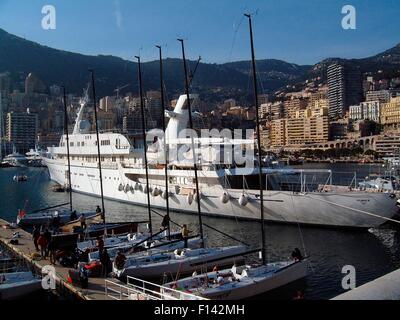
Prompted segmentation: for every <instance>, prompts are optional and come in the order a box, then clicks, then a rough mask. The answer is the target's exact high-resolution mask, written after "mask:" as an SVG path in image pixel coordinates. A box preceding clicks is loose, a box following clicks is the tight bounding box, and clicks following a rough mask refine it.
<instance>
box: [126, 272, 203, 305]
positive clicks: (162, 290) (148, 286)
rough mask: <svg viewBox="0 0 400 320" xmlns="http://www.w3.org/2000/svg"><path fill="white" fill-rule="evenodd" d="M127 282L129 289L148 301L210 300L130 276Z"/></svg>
mask: <svg viewBox="0 0 400 320" xmlns="http://www.w3.org/2000/svg"><path fill="white" fill-rule="evenodd" d="M127 282H128V287H130V288H132V289H134V290H136V291H137V294H139V295H142V296H145V297H147V298H149V299H146V300H208V299H206V298H203V297H199V296H196V295H194V294H191V293H187V292H182V291H178V290H175V289H172V288H167V287H164V286H160V285H158V284H155V283H151V282H148V281H145V280H142V279H138V278H134V277H130V276H128V277H127Z"/></svg>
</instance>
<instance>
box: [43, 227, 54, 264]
mask: <svg viewBox="0 0 400 320" xmlns="http://www.w3.org/2000/svg"><path fill="white" fill-rule="evenodd" d="M43 234H44V237H45V238H46V241H47V245H46V258H47V256H48V255H49V248H48V245H49V243H50V241H51V238H52V235H51V232H50V231H49V229H46V230H45V231H44V233H43Z"/></svg>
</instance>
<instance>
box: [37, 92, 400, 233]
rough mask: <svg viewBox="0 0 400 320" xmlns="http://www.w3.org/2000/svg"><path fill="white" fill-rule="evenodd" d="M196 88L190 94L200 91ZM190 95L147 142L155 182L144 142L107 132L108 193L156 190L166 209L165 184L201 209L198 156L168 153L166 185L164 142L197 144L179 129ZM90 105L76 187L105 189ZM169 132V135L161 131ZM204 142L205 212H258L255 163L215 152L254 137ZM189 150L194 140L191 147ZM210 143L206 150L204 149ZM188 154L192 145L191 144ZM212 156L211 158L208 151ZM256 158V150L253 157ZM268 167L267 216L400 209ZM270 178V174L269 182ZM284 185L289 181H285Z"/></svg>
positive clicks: (58, 155) (344, 216)
mask: <svg viewBox="0 0 400 320" xmlns="http://www.w3.org/2000/svg"><path fill="white" fill-rule="evenodd" d="M196 97H197V96H196V95H192V96H191V99H192V98H193V99H196ZM186 99H187V97H186V95H182V96H181V97H180V98H179V100H178V102H177V105H176V107H175V109H174V111H168V112H167V114H166V116H168V117H169V123H168V127H167V130H166V132H165V141H163V140H161V139H159V140H158V141H156V142H155V143H152V144H149V147H148V150H147V153H148V158H149V179H150V181H149V183H150V186H149V188H147V187H146V176H145V169H144V166H143V162H144V161H143V158H144V156H143V154H144V153H143V142H142V141H141V142H138V141H133V142H132V140H131V139H130V138H128V137H127V136H126V135H123V134H120V133H112V132H110V133H101V134H100V147H101V155H102V157H101V161H102V169H103V182H104V196H105V198H107V199H111V200H116V201H121V202H126V203H131V204H135V205H141V206H147V192H150V193H151V196H152V197H151V206H152V207H154V208H160V209H164V208H165V207H166V197H167V192H168V194H169V197H170V198H169V199H170V200H169V203H170V209H171V210H173V211H176V212H182V213H192V214H197V204H196V201H197V200H198V199H197V197H196V192H195V191H196V186H195V181H194V170H193V159H192V160H190V159H187V160H186V161H177V160H174V161H169V162H168V168H169V171H168V175H169V190H168V191H167V190H165V170H164V168H165V167H164V166H165V159H164V154H165V153H164V146H165V145H166V146H167V150H168V152H170V153H172V150H176V149H177V148H179V147H180V146H181V145H189V146H190V145H191V144H190V140H191V139H187V138H180V135H179V133H180V132H181V131H182V130H184V129H186V128H187V124H188V111H187V103H186ZM87 105H88V98H87V96H86V97H85V98H83V99H82V100H81V104H80V110H79V112H78V116H77V119H76V123H75V127H74V131H73V133H72V135H70V136H69V139H70V159H71V180H72V181H71V187H72V190H73V191H74V192H79V193H83V194H88V195H94V196H98V197H99V196H100V180H99V170H98V162H97V139H96V135H95V134H93V133H90V123H89V122H88V121H87V120H84V119H83V115H84V110H85V108H86V107H87ZM163 139H164V138H163ZM195 142H196V146H198V148H199V150H200V151H199V150H197V149H196V151H199V154H201V156H199V166H198V175H199V188H200V195H201V196H200V198H201V199H200V201H201V211H202V214H204V215H212V216H217V217H235V218H240V219H259V216H260V215H259V211H260V199H259V185H258V170H259V169H258V168H257V166H258V165H257V164H256V165H255V166H254V168H253V169H251V170H250V171H249V168H247V167H243V166H235V165H232V164H229V165H227V164H224V163H223V161H222V162H221V163H220V164H216V163H215V161H213V160H215V154H217V153H218V151H215V150H217V149H218V150H219V149H221V147H222V148H226V147H227V146H235V147H238V146H240V147H241V148H244V149H247V150H248V149H254V139H227V138H196V139H195ZM188 149H189V150H190V147H189V148H188ZM203 151H205V152H203ZM187 153H188V154H190V153H191V152H190V151H187ZM210 158H212V159H210ZM253 159H254V157H253ZM43 162H44V164H45V165H46V166H47V167H48V169H49V172H50V176H51V179H52V180H54V181H56V182H57V183H59V184H60V185H68V163H67V148H66V137H65V136H63V137H62V138H61V141H60V145H59V146H58V147H52V148H49V150H48V153H47V155H46V157H45V158H44V159H43ZM262 170H263V173H264V174H265V186H264V189H265V193H264V198H265V220H267V221H271V222H280V223H291V224H306V225H315V226H328V227H346V228H371V227H378V226H379V225H381V224H383V223H385V222H386V220H387V219H390V218H392V217H393V216H394V215H395V214H396V211H397V207H396V199H395V197H394V196H393V195H392V194H390V193H385V192H377V191H376V190H369V189H365V188H363V189H360V188H358V187H357V185H356V184H355V186H354V187H353V188H352V187H350V186H344V185H343V186H337V185H333V184H332V183H331V181H330V180H329V179H328V180H327V182H326V183H324V184H316V183H311V184H307V182H306V181H305V177H306V171H304V170H297V171H296V170H291V171H289V175H291V176H292V177H293V176H295V177H299V178H300V180H301V182H300V183H298V185H297V187H295V186H294V184H291V189H290V188H288V184H287V183H286V184H280V187H279V186H278V187H276V188H271V187H270V184H273V183H272V182H273V181H272V180H274V177H275V174H276V172H274V170H271V169H268V168H263V169H262ZM267 181H268V182H267ZM282 186H284V187H283V188H282Z"/></svg>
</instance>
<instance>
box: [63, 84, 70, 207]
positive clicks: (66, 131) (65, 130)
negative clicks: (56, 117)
mask: <svg viewBox="0 0 400 320" xmlns="http://www.w3.org/2000/svg"><path fill="white" fill-rule="evenodd" d="M63 96H64V132H65V136H66V139H67V158H68V189H69V190H68V192H69V208H70V209H71V212H72V181H71V159H70V153H69V133H68V122H69V121H68V110H67V95H66V93H65V87H63Z"/></svg>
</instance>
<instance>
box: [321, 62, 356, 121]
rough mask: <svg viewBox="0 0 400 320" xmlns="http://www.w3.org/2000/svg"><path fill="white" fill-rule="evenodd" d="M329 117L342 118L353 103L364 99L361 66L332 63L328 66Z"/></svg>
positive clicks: (333, 118) (332, 118)
mask: <svg viewBox="0 0 400 320" xmlns="http://www.w3.org/2000/svg"><path fill="white" fill-rule="evenodd" d="M328 98H329V118H330V119H331V120H336V119H340V118H342V117H343V116H344V115H345V114H346V112H347V111H348V110H349V107H350V106H351V105H357V104H359V103H360V102H361V101H362V98H363V88H362V76H361V71H360V69H359V68H357V67H354V66H350V65H342V64H332V65H330V66H329V67H328Z"/></svg>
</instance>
